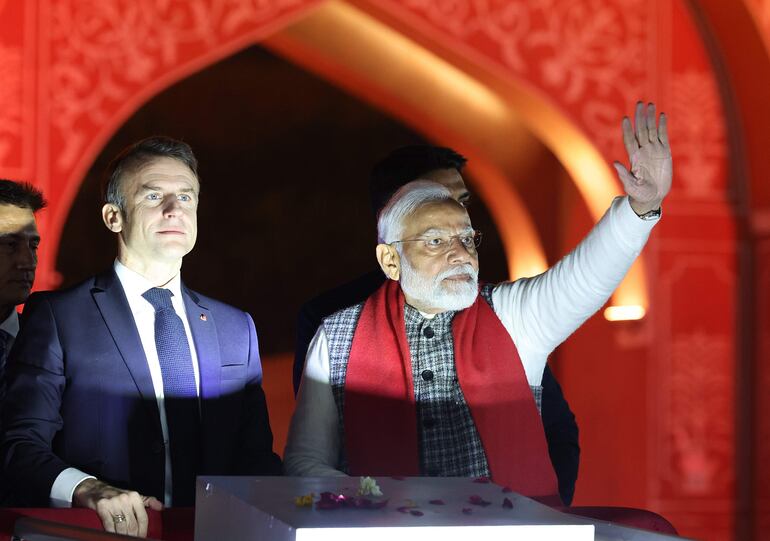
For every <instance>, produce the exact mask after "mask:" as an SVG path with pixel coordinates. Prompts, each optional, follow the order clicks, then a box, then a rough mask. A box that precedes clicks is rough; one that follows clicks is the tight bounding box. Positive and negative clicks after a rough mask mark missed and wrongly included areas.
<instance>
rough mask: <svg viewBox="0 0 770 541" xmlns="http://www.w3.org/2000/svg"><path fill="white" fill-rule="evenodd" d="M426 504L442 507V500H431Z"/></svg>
mask: <svg viewBox="0 0 770 541" xmlns="http://www.w3.org/2000/svg"><path fill="white" fill-rule="evenodd" d="M428 503H429V504H431V505H444V500H431V501H429V502H428Z"/></svg>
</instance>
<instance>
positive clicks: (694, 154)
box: [671, 71, 727, 200]
mask: <svg viewBox="0 0 770 541" xmlns="http://www.w3.org/2000/svg"><path fill="white" fill-rule="evenodd" d="M671 93H672V102H671V116H672V117H673V118H676V119H677V121H676V122H674V123H672V125H671V139H672V141H675V142H676V144H675V145H674V146H673V147H672V152H673V153H674V160H675V162H676V173H677V178H678V179H679V180H681V182H682V187H683V188H684V190H683V193H684V195H685V197H689V198H693V199H716V200H718V199H720V198H721V197H722V192H723V187H722V185H721V183H722V182H723V179H724V170H723V168H724V166H725V160H726V148H727V142H726V140H725V131H724V123H722V122H713V119H714V118H722V117H723V115H722V106H721V103H720V98H719V93H718V90H717V86H716V82H715V81H714V78H713V77H712V76H711V75H710V74H708V73H705V72H698V71H687V72H684V73H677V74H674V75H673V81H672V92H671Z"/></svg>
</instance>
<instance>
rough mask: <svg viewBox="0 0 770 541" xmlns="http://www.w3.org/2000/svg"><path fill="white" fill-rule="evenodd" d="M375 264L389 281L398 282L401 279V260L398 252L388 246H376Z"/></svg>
mask: <svg viewBox="0 0 770 541" xmlns="http://www.w3.org/2000/svg"><path fill="white" fill-rule="evenodd" d="M377 262H378V263H379V264H380V268H381V269H382V272H384V273H385V276H387V277H388V278H390V279H391V280H395V281H398V279H399V278H400V277H401V258H400V257H399V255H398V251H397V250H396V249H395V248H394V247H393V246H391V245H390V244H378V245H377Z"/></svg>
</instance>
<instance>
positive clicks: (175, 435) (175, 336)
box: [142, 287, 200, 506]
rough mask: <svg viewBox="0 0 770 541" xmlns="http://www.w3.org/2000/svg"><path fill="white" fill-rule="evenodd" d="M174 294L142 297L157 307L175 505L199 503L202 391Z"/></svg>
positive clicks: (149, 293) (158, 290)
mask: <svg viewBox="0 0 770 541" xmlns="http://www.w3.org/2000/svg"><path fill="white" fill-rule="evenodd" d="M172 296H173V293H171V291H169V290H168V289H163V288H159V287H154V288H152V289H148V290H147V291H145V292H144V293H143V294H142V297H144V298H145V299H146V300H147V302H149V303H150V304H151V305H152V306H153V308H155V348H156V349H157V351H158V361H160V372H161V375H162V376H163V395H164V398H163V404H164V406H165V409H166V424H167V426H168V440H169V445H170V452H171V479H172V489H171V499H172V503H173V505H174V506H191V505H193V504H194V502H195V474H196V472H197V468H198V452H199V449H200V440H199V430H200V415H199V410H198V389H197V387H196V385H195V372H194V371H193V361H192V355H191V353H190V344H189V343H188V342H187V333H186V332H185V329H184V324H183V323H182V320H181V319H180V317H179V316H178V315H177V313H176V311H174V306H173V305H172V304H171V297H172Z"/></svg>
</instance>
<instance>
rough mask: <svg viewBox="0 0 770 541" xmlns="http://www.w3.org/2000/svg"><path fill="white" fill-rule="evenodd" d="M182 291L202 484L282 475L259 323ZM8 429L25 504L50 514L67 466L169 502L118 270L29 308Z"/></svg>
mask: <svg viewBox="0 0 770 541" xmlns="http://www.w3.org/2000/svg"><path fill="white" fill-rule="evenodd" d="M182 290H183V295H184V302H185V308H186V311H187V317H188V321H189V324H190V330H191V332H192V336H193V341H194V343H195V348H196V352H197V356H198V364H199V371H200V403H201V431H202V437H201V441H200V446H199V449H191V452H195V453H199V454H200V455H199V456H200V462H199V464H200V467H199V471H198V474H201V475H203V474H212V475H258V474H262V475H277V474H280V470H281V466H280V459H279V458H278V457H277V456H276V455H275V454H274V453H273V451H272V445H273V438H272V433H271V431H270V425H269V421H268V414H267V408H266V405H265V397H264V394H263V392H262V388H261V380H262V367H261V365H260V361H259V351H258V347H257V335H256V331H255V329H254V323H253V322H252V320H251V317H250V316H249V315H248V314H246V313H244V312H242V311H240V310H237V309H235V308H232V307H230V306H228V305H225V304H223V303H221V302H218V301H215V300H213V299H210V298H207V297H203V296H201V295H198V294H196V293H194V292H192V291H190V290H188V289H186V288H185V287H184V286H182ZM3 426H4V428H5V434H4V435H3V438H2V444H1V445H0V456H2V459H3V464H4V466H5V470H6V474H7V479H8V481H9V482H10V484H11V486H12V489H13V491H14V498H15V500H16V501H15V503H16V504H17V505H30V506H47V505H48V503H49V494H50V490H51V486H52V484H53V482H54V480H55V479H56V477H57V476H58V475H59V473H61V472H62V471H63V470H64V469H65V468H67V467H69V466H73V467H76V468H79V469H80V470H82V471H84V472H86V473H89V474H92V475H94V476H96V477H97V478H99V479H101V480H103V481H105V482H107V483H109V484H111V485H114V486H117V487H121V488H130V489H132V490H137V491H138V492H139V493H141V494H145V495H152V496H155V497H157V498H158V499H160V500H161V501H163V489H164V486H163V485H164V461H165V452H164V444H163V437H162V432H161V426H160V418H159V414H158V407H157V401H156V398H155V392H154V390H153V385H152V379H151V377H150V371H149V368H148V365H147V360H146V358H145V355H144V350H143V349H142V345H141V342H140V339H139V333H138V331H137V330H136V325H135V323H134V320H133V317H132V315H131V311H130V309H129V306H128V301H127V300H126V296H125V294H124V292H123V288H122V286H121V284H120V281H119V280H118V278H117V276H116V275H115V273H114V271H113V270H109V271H108V272H105V273H104V274H101V275H99V276H96V277H95V278H92V279H89V280H87V281H86V282H83V283H82V284H80V285H77V286H74V287H73V288H71V289H67V290H63V291H52V292H45V293H36V294H33V295H32V296H31V297H30V298H29V300H28V301H27V304H26V307H25V310H24V314H23V316H22V331H21V332H20V333H19V336H18V338H17V340H16V343H15V344H14V348H13V350H12V352H11V356H10V359H9V363H8V395H7V401H6V408H5V411H4V414H3Z"/></svg>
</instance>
